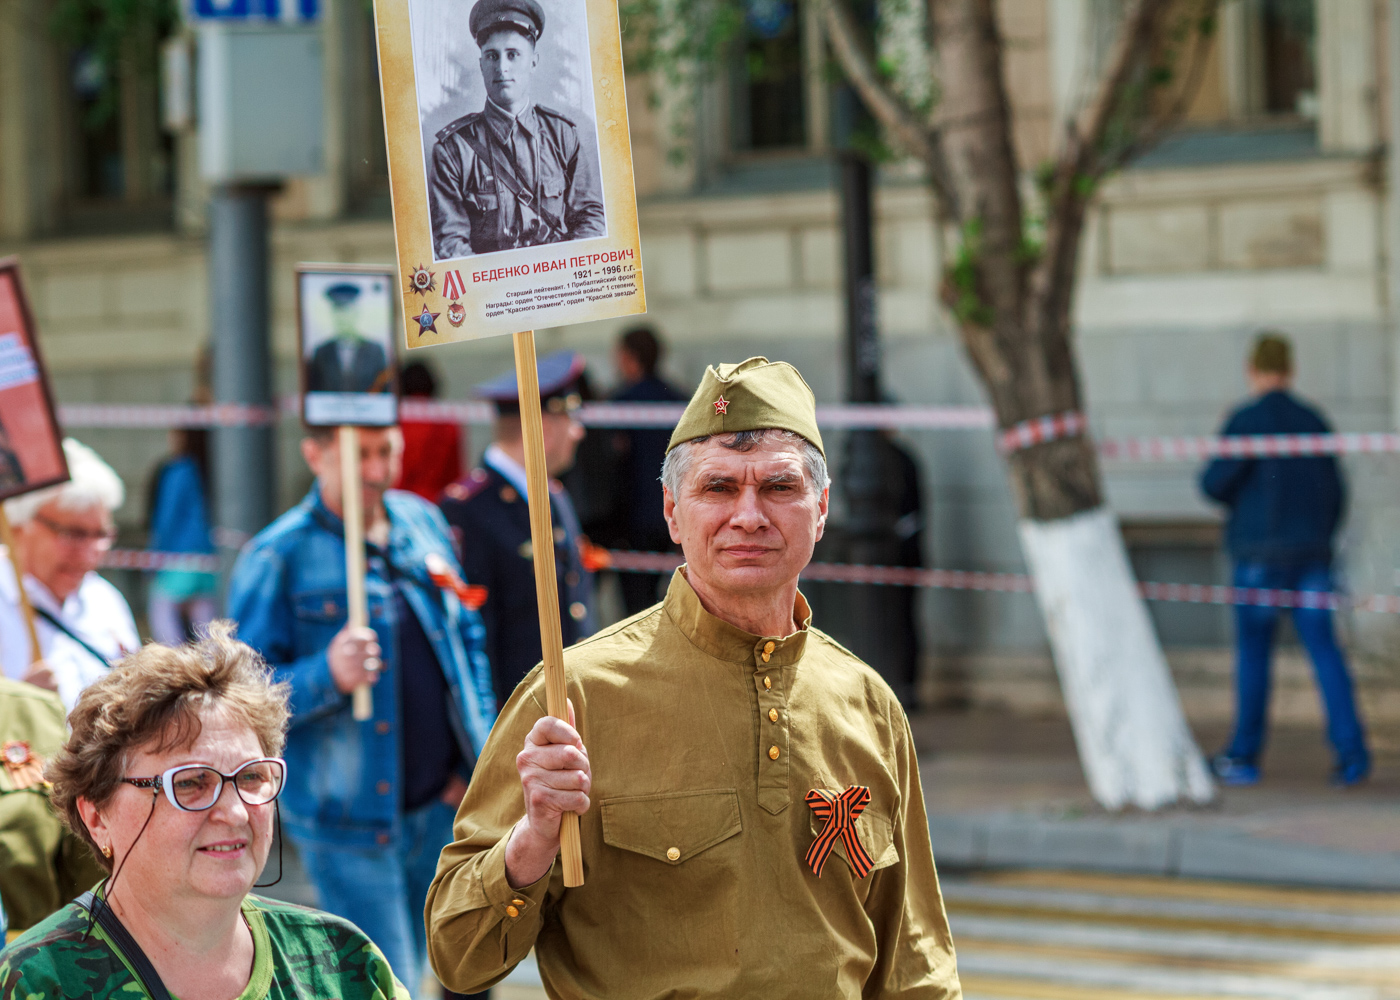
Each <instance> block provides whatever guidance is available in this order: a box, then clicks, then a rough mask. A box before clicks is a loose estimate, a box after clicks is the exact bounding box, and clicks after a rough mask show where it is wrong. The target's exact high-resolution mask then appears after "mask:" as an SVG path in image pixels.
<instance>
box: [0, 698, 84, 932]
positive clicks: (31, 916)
mask: <svg viewBox="0 0 1400 1000" xmlns="http://www.w3.org/2000/svg"><path fill="white" fill-rule="evenodd" d="M67 738H68V724H67V721H66V717H65V715H64V712H63V703H62V702H61V701H59V700H58V695H56V694H54V693H53V692H51V691H45V690H43V689H42V688H37V687H35V686H34V685H33V684H25V683H23V682H21V681H16V680H10V679H9V678H5V677H0V745H5V744H10V743H12V742H13V741H21V742H24V743H25V744H27V745H28V748H29V751H30V753H31V754H32V755H34V756H35V757H37V758H39V759H38V760H36V761H33V770H30V769H29V768H27V767H25V768H11V767H7V766H4V765H0V900H3V901H4V906H5V914H6V915H7V916H8V917H9V921H10V931H11V932H14V931H22V930H24V929H25V928H26V927H32V926H33V925H34V924H37V923H38V922H39V921H41V920H43V919H44V918H45V917H47V916H48V915H49V914H50V913H53V912H54V911H55V910H57V909H58V908H59V907H61V906H63V905H64V904H65V903H68V902H69V901H71V900H72V899H74V898H75V897H77V896H78V895H79V894H81V893H82V892H83V891H84V890H86V889H90V888H92V887H93V886H94V885H95V884H96V883H97V882H98V881H99V880H100V879H101V878H102V877H103V876H104V875H105V874H106V873H105V872H103V870H102V869H101V868H99V867H98V865H97V862H96V860H94V859H93V856H92V853H91V852H90V851H89V850H88V848H87V845H86V844H84V843H83V842H82V841H81V840H79V839H78V838H77V837H75V836H74V835H73V834H71V833H69V832H68V829H67V828H66V827H65V826H64V825H63V824H62V823H61V822H60V821H59V819H58V816H57V815H55V813H54V811H53V808H52V807H51V806H50V805H49V786H48V785H47V784H46V783H45V782H43V781H41V780H37V770H38V767H39V766H41V765H42V763H45V762H47V761H48V760H49V758H51V757H52V756H53V755H54V754H55V753H57V752H58V750H59V748H60V747H62V746H63V742H64V740H66V739H67Z"/></svg>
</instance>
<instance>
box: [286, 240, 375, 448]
mask: <svg viewBox="0 0 1400 1000" xmlns="http://www.w3.org/2000/svg"><path fill="white" fill-rule="evenodd" d="M313 266H314V265H302V267H300V268H299V269H298V273H297V295H298V311H299V312H300V315H299V316H298V320H299V326H300V329H301V355H302V358H301V363H302V386H303V389H304V392H305V396H304V401H303V411H302V412H303V416H304V417H305V420H306V422H307V424H309V425H311V426H329V425H334V424H358V425H362V426H364V425H369V426H383V425H387V424H392V423H394V422H395V420H396V419H397V414H398V409H397V405H396V404H397V396H396V392H397V385H396V384H395V383H396V379H395V373H396V371H397V368H396V366H395V362H394V356H395V352H394V333H395V328H394V297H395V291H396V289H395V287H394V279H393V276H392V274H389V273H382V272H379V273H360V272H355V271H316V270H312V269H311V268H312V267H313ZM342 266H343V265H342Z"/></svg>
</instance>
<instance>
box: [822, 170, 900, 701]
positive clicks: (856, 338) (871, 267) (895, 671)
mask: <svg viewBox="0 0 1400 1000" xmlns="http://www.w3.org/2000/svg"><path fill="white" fill-rule="evenodd" d="M840 159H841V227H842V234H843V237H844V243H845V251H846V253H845V257H846V271H845V277H846V281H845V286H846V287H845V291H846V343H845V349H846V371H847V380H846V399H847V401H849V402H852V403H879V402H881V395H880V335H879V329H878V327H877V325H876V322H875V319H876V317H875V251H874V242H875V241H874V213H873V212H872V208H871V206H872V188H873V181H872V171H871V168H870V163H869V161H867V160H866V159H865V158H864V157H862V156H860V155H859V154H856V153H851V152H845V153H842V154H841V158H840ZM902 477H903V473H902V470H901V466H900V463H899V457H898V455H896V454H895V452H894V448H893V446H892V445H891V444H890V442H889V441H888V440H887V439H886V437H885V435H884V434H883V433H881V432H880V431H877V430H859V431H853V432H852V433H851V435H850V437H849V438H848V439H847V443H846V460H845V462H844V463H843V464H842V468H841V489H842V493H843V494H844V495H845V499H846V526H845V528H846V530H845V535H846V553H845V557H846V559H847V560H848V561H849V562H853V563H864V564H867V565H883V566H889V565H894V564H896V563H898V561H899V555H900V543H899V536H898V535H897V534H896V532H895V524H896V522H897V521H898V520H899V502H900V495H901V492H902V488H903V478H902ZM902 596H907V595H902ZM907 603H908V602H907V601H904V600H902V599H900V600H892V599H891V595H890V594H889V592H888V590H887V588H884V587H870V586H855V587H851V588H850V592H849V594H848V595H847V599H846V600H845V601H844V602H843V604H844V607H845V613H846V616H847V617H846V621H847V623H848V627H849V633H848V635H847V636H846V639H847V641H848V642H849V644H850V645H851V648H852V649H853V650H854V651H855V652H856V653H857V654H858V655H860V656H861V657H862V658H863V659H864V660H865V661H866V662H867V663H869V664H870V665H871V666H873V667H874V668H875V669H876V670H877V671H879V672H880V674H881V676H883V677H884V678H885V680H886V681H887V682H888V683H889V685H890V687H892V688H893V689H894V691H895V693H896V694H897V695H898V696H899V698H900V701H902V702H903V703H904V704H906V705H909V704H912V703H913V700H914V696H915V678H914V677H911V676H906V675H907V674H908V673H909V669H908V664H909V663H910V662H912V659H913V656H914V651H913V650H912V649H911V648H910V647H911V645H912V641H913V639H912V628H911V626H910V624H909V621H908V617H909V609H908V608H906V607H905V605H906V604H907Z"/></svg>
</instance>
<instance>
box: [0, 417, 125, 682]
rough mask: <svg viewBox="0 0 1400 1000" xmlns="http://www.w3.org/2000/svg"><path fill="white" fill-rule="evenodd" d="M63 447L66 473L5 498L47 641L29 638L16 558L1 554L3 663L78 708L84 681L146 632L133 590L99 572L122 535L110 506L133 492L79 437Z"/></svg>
mask: <svg viewBox="0 0 1400 1000" xmlns="http://www.w3.org/2000/svg"><path fill="white" fill-rule="evenodd" d="M63 453H64V456H65V457H66V458H67V460H68V473H69V476H70V477H71V478H70V479H69V481H68V482H66V483H62V484H60V485H58V486H52V487H49V488H48V489H43V490H36V491H35V492H33V493H28V494H25V495H24V496H19V497H16V498H14V499H13V500H8V501H6V502H5V515H6V517H8V518H9V520H10V524H11V526H12V527H13V529H14V539H15V548H16V550H17V553H18V555H19V561H20V565H22V566H23V567H24V589H25V592H26V593H27V594H28V596H29V602H30V604H31V605H33V608H34V614H35V627H36V631H37V632H38V637H39V648H38V649H37V650H35V649H33V648H32V647H31V645H30V641H29V632H28V630H27V629H26V628H25V626H24V620H23V617H22V615H23V612H22V611H21V610H20V602H19V591H18V589H17V586H16V582H15V577H14V572H13V570H12V569H11V565H10V560H9V559H0V669H3V671H4V673H5V676H7V677H12V678H15V679H17V680H24V681H28V682H29V683H31V684H37V685H38V686H40V687H44V688H48V689H49V690H51V691H57V692H58V695H59V697H60V698H61V699H63V704H64V707H65V708H68V709H72V707H73V705H74V704H75V703H76V702H77V700H78V695H79V694H80V693H82V690H83V688H85V687H87V686H88V685H89V684H91V683H92V682H93V681H95V680H97V679H98V678H99V677H101V676H102V675H103V674H105V673H106V672H107V668H108V665H109V664H110V663H112V662H113V661H115V660H117V659H119V658H121V657H122V656H124V655H125V654H126V653H129V652H131V651H133V650H135V649H138V648H139V647H140V645H141V639H140V637H139V636H138V635H137V633H136V622H135V620H134V619H133V618H132V616H131V608H129V607H128V606H127V603H126V599H125V598H123V597H122V595H121V593H120V592H119V591H118V590H117V588H116V587H114V586H112V585H111V584H110V583H108V582H107V581H106V580H104V579H102V577H100V576H98V575H97V566H98V564H99V563H100V562H101V560H102V555H103V553H105V552H106V551H107V550H108V549H109V548H111V547H112V542H113V540H114V539H115V538H116V528H115V526H114V524H113V521H112V512H113V511H114V510H116V509H117V508H118V507H120V506H121V505H122V501H123V500H124V499H125V497H126V491H125V489H124V488H123V487H122V481H121V479H120V478H119V477H118V476H117V474H116V473H115V472H114V471H112V467H111V466H109V465H108V464H107V463H106V462H104V461H103V460H102V459H101V458H100V457H99V456H98V454H97V453H96V452H95V451H93V450H92V449H91V448H89V447H87V446H86V445H84V444H81V443H80V442H78V441H75V440H73V439H72V438H65V439H64V441H63Z"/></svg>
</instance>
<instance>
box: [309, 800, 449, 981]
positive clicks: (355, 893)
mask: <svg viewBox="0 0 1400 1000" xmlns="http://www.w3.org/2000/svg"><path fill="white" fill-rule="evenodd" d="M455 815H456V810H454V809H453V808H452V807H451V806H448V805H445V804H444V803H442V802H438V801H434V802H433V803H431V804H430V805H426V806H423V807H422V808H421V809H415V810H414V811H413V812H411V813H406V814H404V817H403V831H404V835H403V841H402V843H401V844H400V845H399V846H398V847H397V848H395V847H328V846H326V845H324V844H307V843H302V842H301V841H297V842H296V848H297V853H298V854H299V855H300V856H301V863H302V865H303V867H305V869H306V875H307V877H308V878H309V879H310V880H311V884H312V885H314V886H315V887H316V894H317V896H318V897H319V899H320V904H321V909H323V910H326V911H328V912H330V913H334V914H335V915H336V916H338V917H344V918H345V919H346V920H349V921H350V922H351V923H353V924H355V926H357V927H359V928H360V930H362V931H364V932H365V933H366V934H367V935H369V939H370V940H371V941H373V942H374V943H375V944H377V945H378V946H379V950H380V951H382V952H383V953H384V957H385V958H387V959H388V960H389V967H390V968H392V969H393V970H394V975H395V976H397V977H398V978H399V981H400V982H402V983H403V984H404V985H405V986H407V987H408V992H409V993H410V994H413V995H415V996H416V995H417V994H418V988H419V983H420V982H422V978H423V974H424V973H425V972H426V971H427V970H428V941H427V934H426V931H425V930H424V927H423V906H424V905H425V904H426V903H427V900H428V886H429V885H431V884H432V881H433V875H434V874H435V873H436V871H437V863H438V854H439V853H441V851H442V849H443V848H444V847H446V846H447V845H448V844H449V843H451V842H452V819H453V817H454V816H455Z"/></svg>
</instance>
